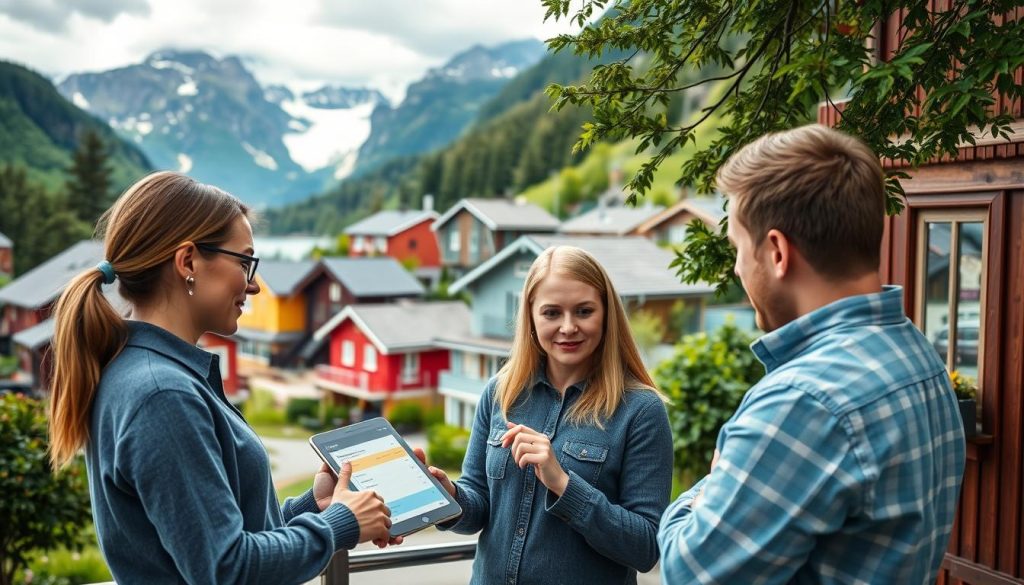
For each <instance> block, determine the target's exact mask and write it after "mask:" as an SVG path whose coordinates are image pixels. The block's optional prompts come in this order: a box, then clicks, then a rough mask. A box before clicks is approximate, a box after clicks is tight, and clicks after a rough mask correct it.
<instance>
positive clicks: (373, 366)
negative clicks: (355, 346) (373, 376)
mask: <svg viewBox="0 0 1024 585" xmlns="http://www.w3.org/2000/svg"><path fill="white" fill-rule="evenodd" d="M377 366H378V364H377V348H376V347H374V345H373V344H372V343H366V344H364V345H363V371H366V372H376V371H377Z"/></svg>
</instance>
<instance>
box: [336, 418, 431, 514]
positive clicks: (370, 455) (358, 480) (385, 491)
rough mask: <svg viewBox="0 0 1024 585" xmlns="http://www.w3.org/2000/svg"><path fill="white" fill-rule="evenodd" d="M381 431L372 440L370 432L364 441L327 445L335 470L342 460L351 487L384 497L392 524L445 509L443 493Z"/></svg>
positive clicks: (399, 446) (403, 450) (398, 446)
mask: <svg viewBox="0 0 1024 585" xmlns="http://www.w3.org/2000/svg"><path fill="white" fill-rule="evenodd" d="M381 432H382V433H384V434H385V436H376V437H373V436H372V435H375V434H377V433H373V432H372V431H371V433H369V434H370V436H369V437H366V440H365V441H360V442H358V443H356V444H354V445H350V446H347V447H340V448H337V449H336V450H331V447H332V446H331V445H327V453H328V455H329V456H330V457H331V458H332V459H333V460H334V462H335V463H336V464H337V465H338V468H339V469H340V468H341V464H342V463H344V462H346V461H347V462H349V463H351V464H352V484H353V485H355V487H356V489H358V490H360V491H362V490H374V491H375V492H377V493H378V494H379V495H380V497H382V498H384V503H385V504H387V505H388V508H390V509H391V521H392V522H394V523H395V524H398V523H399V522H402V521H404V520H408V519H409V518H412V517H413V516H416V515H418V514H426V513H427V512H431V511H433V510H436V509H438V508H443V507H445V506H447V505H448V500H447V499H446V498H445V496H444V494H442V493H441V492H440V490H438V489H437V487H436V486H435V485H434V484H433V482H431V481H430V479H429V478H428V477H427V476H426V475H424V474H423V471H421V469H420V467H419V466H418V465H417V464H416V462H415V461H413V459H412V457H410V456H409V453H408V452H407V451H406V450H405V449H404V448H403V447H402V445H400V444H399V443H398V441H397V440H395V438H394V437H393V436H391V435H390V434H387V429H386V428H385V429H381ZM362 438H363V437H360V439H362Z"/></svg>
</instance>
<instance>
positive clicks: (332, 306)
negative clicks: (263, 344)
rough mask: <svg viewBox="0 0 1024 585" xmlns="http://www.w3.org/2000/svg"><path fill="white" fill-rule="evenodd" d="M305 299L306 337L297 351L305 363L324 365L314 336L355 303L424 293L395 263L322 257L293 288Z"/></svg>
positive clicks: (318, 343) (387, 299)
mask: <svg viewBox="0 0 1024 585" xmlns="http://www.w3.org/2000/svg"><path fill="white" fill-rule="evenodd" d="M296 290H297V291H299V293H298V294H301V295H303V296H304V297H305V299H306V329H305V331H306V335H307V336H308V337H307V340H306V341H305V342H304V345H303V347H302V350H301V351H300V352H299V353H300V357H301V358H302V360H303V361H304V362H305V363H307V364H315V363H323V362H325V361H326V358H325V356H324V355H323V352H322V349H323V344H322V343H320V342H319V341H318V340H316V339H313V333H314V332H316V331H317V330H319V329H320V328H321V327H323V326H324V324H325V323H327V322H328V321H329V320H331V319H332V318H333V317H335V316H337V315H338V313H340V312H341V311H342V309H344V308H345V307H347V306H349V305H352V304H355V303H383V302H390V301H395V300H398V299H417V298H421V297H422V296H423V295H424V294H426V290H425V289H424V288H423V285H422V284H421V283H420V282H419V281H418V280H417V279H416V277H414V276H413V275H412V274H410V273H409V271H407V270H406V269H405V268H403V267H402V265H401V264H399V263H398V261H397V260H395V259H394V258H390V257H381V258H324V259H323V260H321V261H320V264H319V265H318V266H317V267H316V268H314V269H313V271H312V272H311V273H310V274H309V275H308V276H307V277H306V278H305V279H303V281H302V282H301V283H299V284H298V286H296Z"/></svg>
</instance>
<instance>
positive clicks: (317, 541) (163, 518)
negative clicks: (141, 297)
mask: <svg viewBox="0 0 1024 585" xmlns="http://www.w3.org/2000/svg"><path fill="white" fill-rule="evenodd" d="M127 325H128V329H129V335H128V341H127V345H126V346H125V347H124V349H123V350H122V351H121V353H120V354H118V356H117V357H116V358H114V360H113V361H111V362H110V364H109V365H107V367H106V368H104V370H103V374H102V377H101V379H100V384H99V386H98V387H97V389H96V396H95V399H94V401H93V405H92V413H91V424H90V432H89V441H88V443H87V445H86V466H87V468H88V471H89V491H90V494H91V496H92V509H93V519H94V521H95V524H96V533H97V536H98V539H99V545H100V549H101V550H102V552H103V556H104V558H105V559H106V561H107V565H108V566H109V567H110V571H111V573H113V576H114V579H115V580H116V581H117V582H118V583H147V584H163V583H209V584H217V585H227V584H229V583H239V584H242V583H245V584H260V583H266V584H268V585H269V584H274V585H279V584H282V583H305V582H306V581H308V580H310V579H311V578H313V577H314V576H316V575H317V574H318V573H319V572H320V571H321V570H322V569H323V567H324V566H325V565H326V564H327V562H328V561H329V560H330V558H331V556H332V555H333V554H334V552H335V550H338V549H341V548H351V547H353V546H355V544H356V541H357V540H358V537H359V525H358V524H357V523H356V520H355V517H354V516H353V515H352V512H351V511H349V510H348V508H346V507H344V506H342V505H341V504H332V505H331V506H329V507H328V508H327V509H326V510H324V511H323V512H322V513H318V507H317V505H316V502H315V501H314V500H313V496H312V493H311V492H306V493H305V494H304V495H303V496H302V497H300V498H290V499H289V500H288V501H286V502H285V504H284V506H283V507H281V506H279V505H278V503H277V493H276V492H275V491H274V486H273V483H272V482H271V477H270V461H269V460H268V458H267V452H266V450H265V449H264V448H263V444H262V443H261V442H260V440H259V438H258V437H257V436H256V434H255V433H254V432H253V430H252V429H251V428H250V427H249V425H247V424H246V423H245V421H244V420H243V419H242V416H241V414H240V413H239V412H238V411H237V410H236V409H235V408H234V407H233V406H231V404H229V403H228V401H227V399H226V398H225V397H224V391H223V388H222V386H221V378H220V368H219V366H218V362H217V356H214V355H212V354H210V353H208V352H205V351H203V350H201V349H199V348H197V347H195V346H193V345H189V344H188V343H186V342H185V341H183V340H181V339H179V338H178V337H175V336H174V335H172V334H171V333H169V332H168V331H165V330H163V329H161V328H159V327H156V326H154V325H150V324H148V323H142V322H138V321H129V322H128V323H127ZM312 471H314V470H312V469H311V470H310V472H311V474H312ZM311 480H312V478H311Z"/></svg>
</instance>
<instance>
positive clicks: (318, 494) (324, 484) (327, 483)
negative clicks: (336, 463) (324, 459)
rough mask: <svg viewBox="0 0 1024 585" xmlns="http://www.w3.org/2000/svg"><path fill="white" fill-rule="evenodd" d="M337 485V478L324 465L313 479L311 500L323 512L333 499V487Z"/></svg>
mask: <svg viewBox="0 0 1024 585" xmlns="http://www.w3.org/2000/svg"><path fill="white" fill-rule="evenodd" d="M337 484H338V478H336V477H334V474H333V473H331V468H330V467H327V464H326V463H324V464H322V465H321V466H320V470H319V471H317V472H316V476H314V477H313V499H315V500H316V506H317V507H318V508H320V511H321V512H323V511H324V510H326V509H327V506H330V505H331V498H333V497H334V486H335V485H337Z"/></svg>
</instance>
